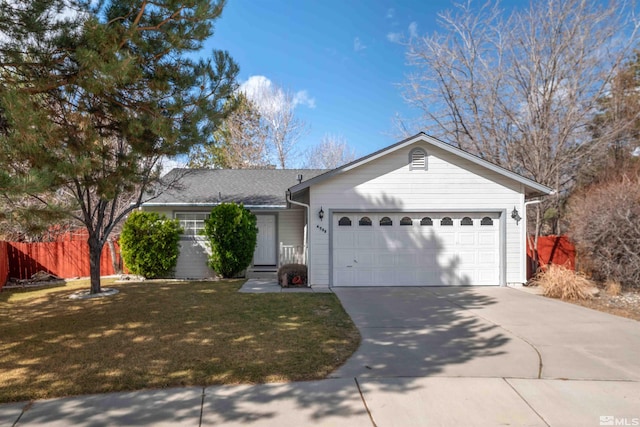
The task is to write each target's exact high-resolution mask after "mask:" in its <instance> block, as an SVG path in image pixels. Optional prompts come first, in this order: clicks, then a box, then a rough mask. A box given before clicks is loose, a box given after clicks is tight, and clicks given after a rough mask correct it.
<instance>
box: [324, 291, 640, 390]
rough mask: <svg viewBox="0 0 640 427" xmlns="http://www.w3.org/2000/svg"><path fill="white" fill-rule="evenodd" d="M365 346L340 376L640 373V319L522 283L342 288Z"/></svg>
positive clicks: (610, 376)
mask: <svg viewBox="0 0 640 427" xmlns="http://www.w3.org/2000/svg"><path fill="white" fill-rule="evenodd" d="M334 291H335V293H336V294H337V295H338V297H339V298H340V301H341V302H342V304H343V306H344V307H345V309H346V310H347V312H348V313H349V315H350V316H351V317H352V319H353V320H354V322H355V323H356V325H357V327H358V329H359V330H360V333H361V334H362V344H361V346H360V348H359V349H358V351H357V352H356V353H355V354H354V355H353V356H352V358H351V359H350V360H349V361H348V362H347V363H346V364H345V365H344V366H342V367H341V368H339V369H338V370H337V371H336V372H334V373H333V375H332V377H335V378H343V377H350V378H351V377H364V378H367V377H368V378H384V377H426V376H447V377H452V376H453V377H460V376H465V377H495V378H504V377H507V378H536V379H538V378H546V379H580V380H585V379H591V380H626V381H640V323H638V322H637V321H634V320H629V319H624V318H621V317H616V316H612V315H609V314H606V313H601V312H598V311H594V310H590V309H586V308H583V307H579V306H576V305H573V304H569V303H564V302H561V301H556V300H552V299H548V298H544V297H540V296H537V295H532V294H530V293H527V292H524V291H522V290H517V289H512V288H499V287H495V288H494V287H479V288H427V287H424V288H336V289H334Z"/></svg>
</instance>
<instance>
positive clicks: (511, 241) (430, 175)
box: [310, 143, 524, 286]
mask: <svg viewBox="0 0 640 427" xmlns="http://www.w3.org/2000/svg"><path fill="white" fill-rule="evenodd" d="M419 146H422V147H423V148H424V149H425V151H426V152H427V156H428V157H427V164H428V168H427V170H426V171H425V170H410V165H409V152H410V151H411V149H413V148H416V147H419ZM522 191H523V190H522V187H521V185H520V184H519V183H516V182H514V181H512V180H510V179H508V178H506V177H503V176H502V175H499V174H497V173H495V172H493V171H490V170H488V169H485V168H483V167H481V166H478V165H476V164H475V163H472V162H470V161H468V160H465V159H462V158H460V157H458V156H456V155H453V154H451V153H448V152H446V151H444V150H440V149H437V148H436V147H433V146H428V145H426V144H425V145H420V144H419V143H417V144H414V145H411V146H408V147H404V148H402V149H399V150H397V151H394V152H391V153H389V154H387V155H385V156H382V157H381V158H378V159H376V160H373V161H371V162H369V163H366V164H364V165H362V166H360V167H357V168H355V169H353V170H351V171H347V172H344V173H342V174H339V175H336V176H334V177H332V178H329V179H327V180H325V181H323V182H320V183H318V184H316V185H313V186H312V187H311V188H310V200H311V212H312V224H311V227H310V228H311V236H312V237H311V242H312V245H311V252H312V254H313V261H312V262H313V265H312V266H311V284H312V285H316V286H323V285H325V286H326V285H328V284H329V259H330V254H329V239H330V236H329V233H324V232H323V231H322V230H320V229H319V228H317V227H316V224H315V223H317V224H318V225H321V223H320V221H319V219H318V218H317V216H316V215H314V214H315V213H316V212H317V211H318V210H319V209H320V207H321V206H322V208H323V209H324V211H325V212H328V211H329V210H330V209H331V210H333V211H340V210H352V211H353V210H360V211H383V210H386V211H406V212H408V211H414V212H428V211H453V212H464V211H480V210H482V211H492V212H506V214H505V215H504V218H503V220H504V222H505V224H506V236H505V237H506V239H505V243H504V244H505V247H504V250H505V263H506V277H504V278H503V282H507V283H509V282H521V281H522V277H523V275H524V274H523V270H522V269H523V264H522V251H523V250H524V242H523V233H522V230H521V228H522V227H524V223H523V222H522V221H521V222H520V223H519V224H518V225H516V222H515V221H514V220H512V219H511V211H512V210H513V208H514V206H515V207H517V208H518V211H519V212H520V215H521V216H522V204H523V202H524V196H523V193H522ZM325 226H326V228H327V229H329V227H328V224H325Z"/></svg>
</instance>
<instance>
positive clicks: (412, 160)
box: [409, 148, 427, 171]
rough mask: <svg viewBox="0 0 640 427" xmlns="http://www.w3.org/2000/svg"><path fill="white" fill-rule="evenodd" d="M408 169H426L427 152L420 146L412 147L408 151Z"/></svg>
mask: <svg viewBox="0 0 640 427" xmlns="http://www.w3.org/2000/svg"><path fill="white" fill-rule="evenodd" d="M409 170H423V171H426V170H427V152H426V151H424V149H422V148H414V149H413V150H411V151H410V152H409Z"/></svg>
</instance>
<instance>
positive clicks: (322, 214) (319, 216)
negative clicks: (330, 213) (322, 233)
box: [318, 206, 324, 221]
mask: <svg viewBox="0 0 640 427" xmlns="http://www.w3.org/2000/svg"><path fill="white" fill-rule="evenodd" d="M318 218H320V221H322V218H324V211H323V210H322V206H320V210H319V211H318Z"/></svg>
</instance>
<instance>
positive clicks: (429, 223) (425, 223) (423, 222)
mask: <svg viewBox="0 0 640 427" xmlns="http://www.w3.org/2000/svg"><path fill="white" fill-rule="evenodd" d="M420 225H422V226H425V227H431V226H433V220H432V219H431V218H429V217H428V216H425V217H424V218H422V219H421V220H420Z"/></svg>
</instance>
